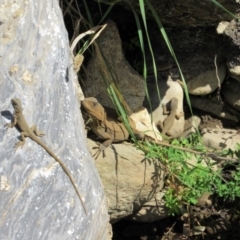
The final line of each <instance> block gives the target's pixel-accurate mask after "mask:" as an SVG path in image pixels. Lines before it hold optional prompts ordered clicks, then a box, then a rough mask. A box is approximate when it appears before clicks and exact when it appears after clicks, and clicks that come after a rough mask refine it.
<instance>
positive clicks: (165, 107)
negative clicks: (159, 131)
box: [162, 104, 170, 115]
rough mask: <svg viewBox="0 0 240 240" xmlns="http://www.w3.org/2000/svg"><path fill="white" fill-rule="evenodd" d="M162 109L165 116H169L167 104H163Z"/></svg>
mask: <svg viewBox="0 0 240 240" xmlns="http://www.w3.org/2000/svg"><path fill="white" fill-rule="evenodd" d="M162 109H163V114H164V115H168V114H169V113H170V111H168V110H167V106H166V104H162Z"/></svg>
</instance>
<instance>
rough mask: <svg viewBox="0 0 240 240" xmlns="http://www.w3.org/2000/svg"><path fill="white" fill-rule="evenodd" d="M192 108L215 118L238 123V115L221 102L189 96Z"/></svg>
mask: <svg viewBox="0 0 240 240" xmlns="http://www.w3.org/2000/svg"><path fill="white" fill-rule="evenodd" d="M190 100H191V104H192V107H194V108H197V109H200V110H202V111H205V112H209V113H211V114H213V115H215V116H217V117H220V118H224V119H229V120H232V121H234V122H238V121H239V119H240V118H239V117H240V115H239V113H238V112H237V111H236V110H234V109H231V107H230V106H229V105H227V104H226V103H222V102H221V101H216V100H211V99H207V98H203V97H197V96H190Z"/></svg>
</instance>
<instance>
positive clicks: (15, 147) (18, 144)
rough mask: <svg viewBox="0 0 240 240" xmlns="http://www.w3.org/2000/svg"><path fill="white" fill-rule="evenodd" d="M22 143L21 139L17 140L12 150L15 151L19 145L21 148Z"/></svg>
mask: <svg viewBox="0 0 240 240" xmlns="http://www.w3.org/2000/svg"><path fill="white" fill-rule="evenodd" d="M23 145H24V142H23V141H19V142H18V143H16V144H15V146H14V152H16V151H17V149H18V148H19V147H21V148H22V147H23Z"/></svg>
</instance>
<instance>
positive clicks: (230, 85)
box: [222, 78, 240, 111]
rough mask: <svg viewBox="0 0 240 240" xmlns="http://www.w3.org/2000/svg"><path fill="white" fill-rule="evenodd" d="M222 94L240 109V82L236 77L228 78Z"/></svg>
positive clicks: (233, 105) (234, 106)
mask: <svg viewBox="0 0 240 240" xmlns="http://www.w3.org/2000/svg"><path fill="white" fill-rule="evenodd" d="M223 89H224V91H222V94H223V96H224V99H225V100H226V101H227V102H228V103H229V104H230V105H231V106H232V107H233V108H235V109H236V110H238V111H240V95H239V92H240V82H239V81H237V80H235V79H231V78H230V79H228V80H227V81H226V82H224V85H223Z"/></svg>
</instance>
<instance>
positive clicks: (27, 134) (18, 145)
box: [14, 132, 29, 152]
mask: <svg viewBox="0 0 240 240" xmlns="http://www.w3.org/2000/svg"><path fill="white" fill-rule="evenodd" d="M26 137H29V133H28V132H21V137H20V138H21V141H19V142H17V143H16V144H15V147H14V152H16V150H17V149H18V148H19V147H23V145H24V144H25V138H26Z"/></svg>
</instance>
